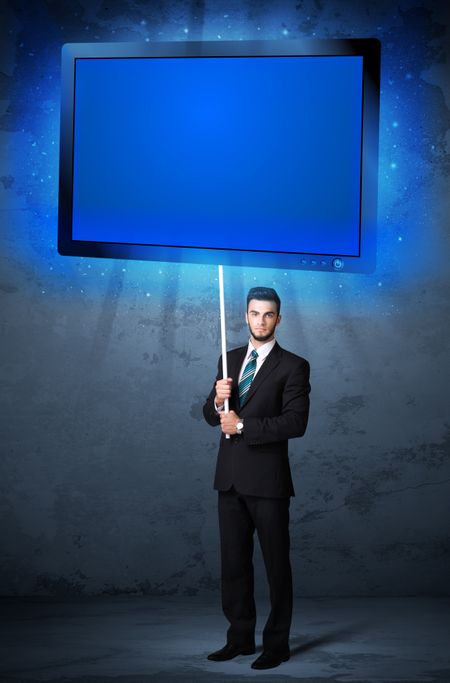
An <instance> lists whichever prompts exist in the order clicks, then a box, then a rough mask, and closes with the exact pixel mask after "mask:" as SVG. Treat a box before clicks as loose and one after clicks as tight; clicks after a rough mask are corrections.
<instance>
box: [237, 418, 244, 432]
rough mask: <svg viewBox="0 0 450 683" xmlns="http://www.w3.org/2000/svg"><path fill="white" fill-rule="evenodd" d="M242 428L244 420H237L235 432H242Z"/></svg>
mask: <svg viewBox="0 0 450 683" xmlns="http://www.w3.org/2000/svg"><path fill="white" fill-rule="evenodd" d="M243 429H244V421H243V420H239V422H237V423H236V432H237V433H238V434H242V430H243Z"/></svg>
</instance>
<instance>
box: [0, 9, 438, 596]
mask: <svg viewBox="0 0 450 683" xmlns="http://www.w3.org/2000/svg"><path fill="white" fill-rule="evenodd" d="M446 5H447V3H444V2H426V1H422V2H414V1H412V0H408V1H406V0H405V1H403V2H399V3H397V2H387V1H384V2H383V1H381V2H377V3H373V2H371V1H370V0H361V2H358V3H356V2H349V1H345V0H341V1H339V2H338V1H337V0H336V1H335V2H318V1H315V2H314V1H313V0H311V1H308V0H304V1H303V2H302V1H299V0H290V1H286V2H249V1H247V2H245V1H242V2H239V3H238V2H227V3H226V2H212V1H205V2H202V1H200V0H198V1H197V2H187V1H185V2H154V3H147V2H144V1H142V2H131V0H130V1H129V2H127V1H119V0H111V1H109V2H106V1H104V2H102V1H101V0H99V1H98V2H88V0H84V1H83V2H81V1H80V2H76V1H75V0H73V1H67V2H43V1H42V0H41V1H36V2H33V3H28V2H25V1H22V2H20V1H15V0H10V2H3V3H2V4H1V8H2V9H1V16H0V27H1V29H0V30H1V36H0V38H1V40H0V49H1V63H0V71H1V73H0V98H1V99H0V140H1V160H0V220H1V234H0V239H1V251H0V254H1V275H0V295H1V311H2V317H1V328H0V340H1V350H2V354H1V355H2V370H1V381H2V395H1V410H0V412H1V430H2V435H1V476H0V487H1V508H0V509H1V531H2V543H1V549H2V552H1V567H0V593H1V594H48V593H50V594H62V595H64V594H77V593H80V594H81V593H102V592H144V593H148V594H165V593H180V594H195V593H197V592H199V591H217V590H218V588H219V562H218V560H219V557H218V530H217V519H216V493H215V492H214V491H213V489H212V480H213V473H214V464H215V457H216V448H217V441H218V433H217V431H215V430H214V429H212V428H211V427H209V426H208V425H207V424H206V423H205V422H204V421H203V420H202V416H201V405H202V403H203V400H204V397H205V395H206V394H207V392H208V391H209V389H210V386H211V383H212V381H213V377H214V373H215V368H216V362H217V357H218V354H219V350H220V348H219V347H220V343H219V326H218V293H217V279H216V270H215V268H214V267H208V266H195V265H192V266H191V265H177V264H164V263H142V262H125V261H106V260H100V259H99V260H96V259H81V258H63V257H61V256H59V255H58V254H57V252H56V246H55V241H56V218H57V174H58V157H57V155H58V135H59V114H58V110H59V56H60V47H61V44H62V43H63V42H70V41H83V40H90V41H96V40H101V41H103V40H105V41H109V40H143V39H147V38H148V39H149V40H161V39H163V40H186V39H189V38H192V39H199V38H204V39H217V40H220V39H237V38H259V37H260V38H268V39H270V38H280V37H285V38H286V40H288V39H289V38H290V37H300V36H318V37H327V36H334V37H341V36H348V35H351V36H358V37H368V36H376V37H378V38H379V39H380V40H381V42H382V51H383V52H382V94H381V128H380V199H379V255H378V267H377V272H376V273H375V274H373V275H346V274H340V273H319V274H313V273H307V272H283V271H280V270H273V271H272V270H258V269H238V268H228V269H226V285H227V314H228V327H229V344H230V346H236V345H240V344H242V343H245V341H246V339H247V335H246V328H245V325H244V318H243V314H244V309H243V302H244V298H245V294H246V291H247V289H248V288H249V287H250V286H253V285H255V284H268V285H270V286H274V287H276V288H277V290H278V291H279V293H280V296H281V299H282V313H283V314H284V319H283V322H282V325H281V327H280V328H279V335H278V338H279V341H280V343H281V344H282V345H284V346H286V347H287V348H289V349H290V350H292V351H294V352H296V353H299V354H300V355H303V356H305V357H306V358H308V359H309V360H310V362H311V366H312V378H311V382H312V387H313V389H312V394H311V400H312V410H311V419H310V425H309V429H308V432H307V435H306V436H305V437H304V438H303V439H300V440H297V441H295V442H292V444H291V448H290V455H291V464H292V471H293V478H294V486H295V489H296V497H295V498H293V499H292V502H291V524H292V562H293V567H294V577H295V578H294V581H295V591H296V593H297V594H302V595H311V594H315V595H321V594H322V595H327V594H334V595H345V594H422V593H424V594H425V593H428V594H438V593H445V594H448V570H449V555H450V542H449V534H448V519H449V498H450V497H449V483H450V463H449V412H448V403H449V401H448V382H447V380H448V371H449V362H448V350H449V349H448V346H449V345H448V338H449V329H448V328H449V316H448V309H447V307H446V302H447V301H446V299H447V297H448V282H449V267H448V262H447V255H448V235H449V215H450V206H449V204H450V201H449V197H450V187H449V172H450V154H449V153H450V149H449V146H450V133H449V129H450V112H449V107H450V78H449V69H448V55H449V24H450V21H449V15H448V10H446V8H445V6H446ZM257 586H258V590H259V592H264V591H265V590H266V588H265V584H264V577H263V568H262V564H261V556H260V554H259V550H258V551H257Z"/></svg>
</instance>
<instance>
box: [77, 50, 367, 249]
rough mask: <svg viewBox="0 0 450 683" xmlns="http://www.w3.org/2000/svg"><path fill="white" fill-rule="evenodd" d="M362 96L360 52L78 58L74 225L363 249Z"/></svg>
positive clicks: (100, 236)
mask: <svg viewBox="0 0 450 683" xmlns="http://www.w3.org/2000/svg"><path fill="white" fill-rule="evenodd" d="M324 84H326V87H324ZM361 102H362V57H320V58H317V57H314V58H308V57H291V58H286V57H284V58H283V59H279V58H276V57H256V58H248V57H243V58H232V59H227V58H202V59H195V58H194V59H192V58H184V59H182V58H176V59H148V58H147V59H145V58H134V59H120V58H114V59H101V58H96V59H77V60H76V96H75V136H74V137H75V143H74V150H75V151H74V155H75V156H74V195H73V196H74V199H73V238H74V239H76V240H84V241H98V242H120V243H130V244H157V245H161V244H165V245H183V246H192V247H195V246H200V247H205V246H206V247H210V248H230V249H249V250H252V249H257V250H267V251H286V252H303V253H321V254H342V255H353V256H357V255H358V253H359V229H360V215H359V212H360V180H361V179H360V171H361ZM280 121H283V126H282V127H280V125H279V122H280Z"/></svg>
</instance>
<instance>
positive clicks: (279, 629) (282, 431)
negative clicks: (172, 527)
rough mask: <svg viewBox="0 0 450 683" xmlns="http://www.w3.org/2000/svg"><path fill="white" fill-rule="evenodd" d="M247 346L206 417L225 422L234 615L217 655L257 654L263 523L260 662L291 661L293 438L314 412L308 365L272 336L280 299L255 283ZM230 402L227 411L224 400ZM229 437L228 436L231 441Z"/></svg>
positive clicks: (223, 527) (225, 501)
mask: <svg viewBox="0 0 450 683" xmlns="http://www.w3.org/2000/svg"><path fill="white" fill-rule="evenodd" d="M245 319H246V322H247V324H248V327H249V330H250V340H249V343H248V346H243V347H241V348H237V349H234V350H233V351H230V352H228V353H227V359H228V374H229V377H228V378H225V379H221V377H222V371H221V367H222V366H221V359H219V369H218V374H217V379H216V382H215V385H214V387H213V389H212V391H211V393H210V394H209V396H208V398H207V400H206V402H205V405H204V406H203V414H204V417H205V419H206V421H207V422H208V423H209V424H210V425H212V426H218V425H220V427H221V432H222V434H221V440H220V447H219V454H218V458H217V465H216V473H215V479H214V488H215V489H217V490H218V491H219V494H218V496H219V501H218V508H219V529H220V545H221V565H222V608H223V612H224V614H225V616H226V618H227V619H228V621H229V622H230V626H229V628H228V631H227V643H226V645H225V647H223V648H222V649H221V650H218V651H216V652H212V653H211V654H210V655H208V659H211V660H213V661H224V660H227V659H233V658H234V657H236V656H237V655H240V654H242V655H245V654H254V652H255V625H256V609H255V601H254V591H253V561H252V558H253V535H254V531H255V529H256V531H257V534H258V538H259V542H260V546H261V550H262V555H263V558H264V564H265V568H266V573H267V579H268V583H269V587H270V602H271V612H270V615H269V618H268V619H267V622H266V624H265V627H264V631H263V653H262V654H261V655H260V657H258V659H256V660H255V661H254V662H253V663H252V668H254V669H270V668H273V667H275V666H278V665H279V664H281V662H283V661H287V660H288V659H289V656H290V652H289V630H290V626H291V619H292V573H291V565H290V560H289V548H290V538H289V503H290V496H294V495H295V493H294V488H293V485H292V477H291V471H290V466H289V458H288V439H292V438H294V437H298V436H303V434H304V433H305V429H306V425H307V422H308V412H309V392H310V385H309V363H308V362H307V361H306V360H305V359H304V358H301V357H300V356H296V355H294V354H293V353H290V352H289V351H285V350H284V349H282V348H281V347H280V346H279V344H278V342H277V341H276V340H275V330H276V328H277V326H278V325H279V324H280V321H281V315H280V299H279V296H278V294H277V293H276V291H275V290H274V289H271V288H269V287H267V288H266V287H254V288H253V289H251V290H250V291H249V293H248V296H247V313H246V316H245ZM225 399H229V407H230V411H229V412H228V413H225V411H224V402H225ZM226 434H229V435H230V438H226V436H225V435H226Z"/></svg>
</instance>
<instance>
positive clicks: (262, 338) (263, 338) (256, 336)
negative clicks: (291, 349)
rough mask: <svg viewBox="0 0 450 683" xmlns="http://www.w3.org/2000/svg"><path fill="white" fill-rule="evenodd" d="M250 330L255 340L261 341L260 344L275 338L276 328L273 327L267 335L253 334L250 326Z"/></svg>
mask: <svg viewBox="0 0 450 683" xmlns="http://www.w3.org/2000/svg"><path fill="white" fill-rule="evenodd" d="M248 329H249V331H250V334H251V336H252V337H253V339H256V341H259V342H265V341H269V339H270V338H271V337H273V334H274V331H275V327H273V328H272V329H271V330H270V331H269V332H266V333H265V334H258V333H257V332H253V330H252V328H251V327H250V325H249V326H248Z"/></svg>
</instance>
